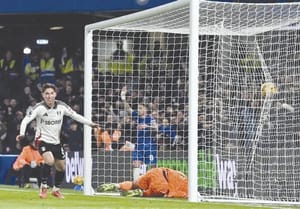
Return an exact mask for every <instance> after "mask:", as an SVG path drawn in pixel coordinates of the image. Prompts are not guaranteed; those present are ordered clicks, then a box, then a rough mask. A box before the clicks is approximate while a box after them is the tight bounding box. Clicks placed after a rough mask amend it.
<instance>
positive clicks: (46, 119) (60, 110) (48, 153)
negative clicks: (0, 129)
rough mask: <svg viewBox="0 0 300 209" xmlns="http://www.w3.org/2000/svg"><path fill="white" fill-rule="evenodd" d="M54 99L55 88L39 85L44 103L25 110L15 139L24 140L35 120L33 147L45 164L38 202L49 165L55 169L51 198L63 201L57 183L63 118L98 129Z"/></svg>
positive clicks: (62, 172) (61, 165) (62, 167)
mask: <svg viewBox="0 0 300 209" xmlns="http://www.w3.org/2000/svg"><path fill="white" fill-rule="evenodd" d="M56 96H57V89H56V86H55V85H53V84H44V85H43V87H42V97H43V99H44V101H42V102H40V103H38V104H37V105H35V106H34V107H33V108H32V109H31V110H30V111H28V113H27V115H26V116H25V117H24V119H23V120H22V122H21V127H20V134H19V135H18V136H17V137H16V140H17V141H20V140H22V139H23V138H24V137H25V132H26V127H27V125H28V124H29V123H30V122H31V121H32V120H34V119H35V120H36V133H35V144H36V146H37V148H38V149H39V151H40V153H41V155H42V157H43V159H44V162H45V163H44V165H43V167H42V183H41V187H40V198H42V199H45V198H46V197H47V188H48V186H47V181H48V178H49V176H50V170H51V167H52V166H55V170H56V172H55V182H54V187H53V191H52V195H53V196H55V197H58V198H64V196H63V195H62V194H61V193H60V184H61V182H62V180H63V178H64V176H65V153H64V150H63V147H62V145H61V142H60V133H61V127H62V124H63V117H64V116H69V117H71V118H73V119H74V120H76V121H78V122H80V123H83V124H86V125H89V126H91V127H93V128H95V127H98V124H96V123H94V122H92V121H90V120H87V119H86V118H84V117H83V116H82V115H79V114H77V113H76V112H75V111H74V110H72V108H71V107H70V106H68V105H67V104H65V103H64V102H62V101H59V100H56Z"/></svg>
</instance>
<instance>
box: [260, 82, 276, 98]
mask: <svg viewBox="0 0 300 209" xmlns="http://www.w3.org/2000/svg"><path fill="white" fill-rule="evenodd" d="M275 93H277V87H276V86H275V84H274V83H272V82H266V83H263V84H262V86H261V94H262V96H263V97H265V96H266V95H267V94H270V95H274V94H275Z"/></svg>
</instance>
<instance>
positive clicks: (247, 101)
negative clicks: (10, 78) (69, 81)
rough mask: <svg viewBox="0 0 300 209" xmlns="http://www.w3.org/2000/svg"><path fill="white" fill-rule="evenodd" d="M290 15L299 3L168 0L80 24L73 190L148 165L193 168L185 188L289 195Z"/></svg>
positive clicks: (292, 130) (298, 152)
mask: <svg viewBox="0 0 300 209" xmlns="http://www.w3.org/2000/svg"><path fill="white" fill-rule="evenodd" d="M193 4H194V6H195V5H196V7H194V6H191V5H193ZM195 8H196V12H195ZM195 19H196V21H197V20H199V21H197V22H196V23H197V25H196V27H194V25H192V23H193V20H195ZM299 21H300V4H299V3H285V4H254V3H252V4H246V3H222V2H210V1H202V0H199V1H193V0H192V1H188V0H179V1H176V2H173V3H170V4H166V5H163V6H160V7H157V8H153V9H149V10H146V11H142V12H138V13H135V14H131V15H127V16H124V17H120V18H115V19H111V20H107V21H103V22H99V23H95V24H91V25H88V26H86V28H85V115H86V116H87V117H90V118H92V119H93V120H94V121H95V122H97V123H99V124H100V125H101V130H90V129H89V128H87V127H86V130H85V152H84V155H85V194H92V193H93V191H95V192H96V191H97V187H98V186H99V185H100V184H102V183H110V182H113V183H117V182H121V181H124V180H133V179H134V178H136V177H137V175H139V174H141V173H143V172H145V171H146V170H147V169H149V168H151V167H155V166H159V167H169V168H173V169H176V170H179V171H182V172H183V173H185V174H187V175H188V176H189V177H191V176H196V177H197V179H196V181H195V179H191V178H190V179H189V181H190V184H189V185H190V188H194V189H195V190H193V189H189V191H197V192H196V193H198V194H194V193H195V192H191V193H190V194H189V196H190V197H195V196H196V197H198V196H197V195H199V196H201V199H207V200H211V199H214V200H222V201H223V200H238V201H243V200H245V201H255V202H273V201H277V202H289V203H298V202H299V200H300V183H299V182H300V141H299V140H300V132H299V130H300V129H299V127H300V121H299V119H300V115H299V105H300V91H299V90H300V68H299V67H300V63H299V59H300V53H299V49H300V48H299V47H300V45H299V43H300V31H299V29H300V27H299ZM191 25H192V26H191ZM191 31H192V32H191ZM195 31H196V33H195ZM191 37H193V38H191ZM195 46H196V47H197V48H196V50H192V48H193V47H195ZM195 62H196V63H197V64H196V67H194V66H193V63H195ZM195 79H196V82H193V81H195ZM191 86H192V88H191ZM141 107H142V108H141ZM141 109H143V111H141ZM193 110H194V112H196V114H191V113H193ZM191 119H193V120H191ZM141 123H142V124H146V125H149V124H151V125H153V124H154V125H155V126H154V125H153V127H152V128H151V129H150V128H148V129H147V130H144V129H143V130H144V132H143V134H144V135H141V129H142V128H141V126H140V125H141ZM149 126H150V125H149ZM193 127H196V128H193ZM191 133H193V134H191ZM143 143H144V144H143ZM192 150H197V151H196V152H195V153H194V152H193V151H192ZM140 155H142V157H141V158H140ZM137 156H138V157H137ZM137 159H139V160H141V163H140V164H134V163H133V162H136V160H137ZM190 197H189V198H190ZM190 200H192V201H193V200H195V199H194V198H190Z"/></svg>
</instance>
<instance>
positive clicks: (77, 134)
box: [65, 121, 83, 151]
mask: <svg viewBox="0 0 300 209" xmlns="http://www.w3.org/2000/svg"><path fill="white" fill-rule="evenodd" d="M65 137H66V139H67V141H66V143H67V144H68V147H69V149H70V151H83V131H82V128H81V127H80V126H79V124H78V123H77V122H76V121H72V122H71V125H70V127H69V128H68V129H67V130H66V131H65Z"/></svg>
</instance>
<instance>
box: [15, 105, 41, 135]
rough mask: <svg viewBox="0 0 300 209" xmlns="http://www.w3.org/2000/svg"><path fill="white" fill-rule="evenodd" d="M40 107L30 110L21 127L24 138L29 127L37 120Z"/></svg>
mask: <svg viewBox="0 0 300 209" xmlns="http://www.w3.org/2000/svg"><path fill="white" fill-rule="evenodd" d="M38 107H39V105H36V106H35V107H33V108H30V109H28V111H27V113H26V116H25V117H24V118H23V120H22V122H21V125H20V135H22V136H24V135H25V132H26V128H27V125H28V124H29V123H30V122H31V121H32V120H33V119H35V118H36V116H37V114H38V111H39V108H38Z"/></svg>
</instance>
